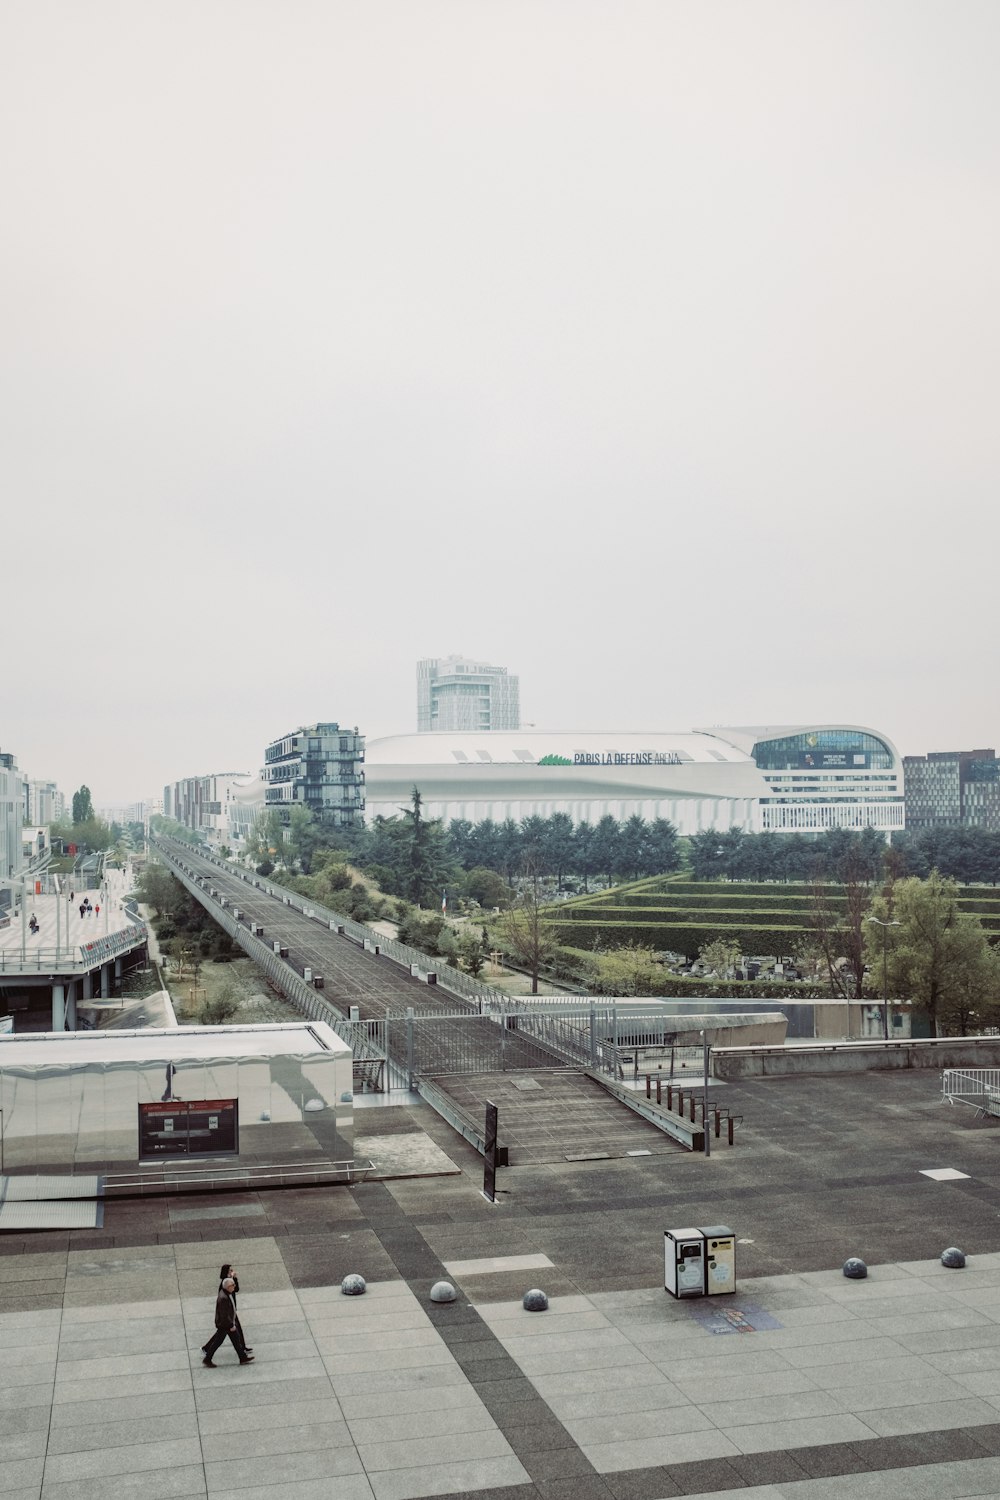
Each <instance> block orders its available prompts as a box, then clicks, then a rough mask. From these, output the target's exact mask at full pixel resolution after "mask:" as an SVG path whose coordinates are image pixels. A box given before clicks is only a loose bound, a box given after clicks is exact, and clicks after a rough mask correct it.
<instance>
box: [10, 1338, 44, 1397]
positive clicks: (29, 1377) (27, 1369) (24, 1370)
mask: <svg viewBox="0 0 1000 1500" xmlns="http://www.w3.org/2000/svg"><path fill="white" fill-rule="evenodd" d="M25 1352H26V1351H24V1350H23V1349H21V1348H17V1349H4V1350H3V1358H2V1359H0V1390H2V1389H4V1388H5V1387H7V1386H20V1385H38V1384H40V1383H42V1382H49V1381H52V1380H54V1379H55V1378H56V1360H57V1353H56V1350H54V1349H53V1348H52V1346H51V1345H47V1346H46V1348H45V1349H36V1350H35V1351H34V1352H35V1355H36V1358H35V1359H27V1358H24V1357H22V1358H18V1357H17V1356H18V1355H21V1356H23V1355H24V1354H25ZM11 1356H13V1357H11Z"/></svg>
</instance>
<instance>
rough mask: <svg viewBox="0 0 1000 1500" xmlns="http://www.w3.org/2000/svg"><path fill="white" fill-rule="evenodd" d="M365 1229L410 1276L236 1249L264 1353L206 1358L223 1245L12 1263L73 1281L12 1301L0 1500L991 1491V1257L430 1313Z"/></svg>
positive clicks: (410, 1261)
mask: <svg viewBox="0 0 1000 1500" xmlns="http://www.w3.org/2000/svg"><path fill="white" fill-rule="evenodd" d="M380 1234H381V1237H382V1239H383V1241H384V1243H385V1244H386V1245H387V1246H388V1247H392V1249H393V1251H394V1252H395V1253H396V1254H398V1256H399V1259H400V1261H401V1262H402V1263H403V1265H404V1266H406V1267H408V1269H407V1270H406V1272H405V1274H406V1275H407V1276H408V1277H409V1279H410V1281H411V1282H412V1284H413V1288H414V1289H412V1290H411V1287H410V1286H409V1285H407V1282H406V1281H405V1280H385V1281H378V1282H374V1283H370V1284H369V1289H368V1292H367V1293H366V1295H365V1296H363V1297H360V1298H347V1297H344V1296H343V1295H342V1294H341V1292H340V1289H339V1284H338V1285H334V1286H314V1287H299V1288H298V1289H296V1288H294V1287H293V1286H292V1284H291V1281H290V1278H289V1275H288V1271H287V1269H286V1265H285V1261H284V1259H283V1257H282V1253H281V1249H280V1247H279V1243H278V1241H276V1240H274V1239H272V1238H269V1237H260V1238H254V1239H252V1240H247V1241H245V1242H244V1243H243V1245H242V1246H241V1252H242V1254H241V1264H240V1266H239V1267H238V1270H239V1273H240V1275H241V1279H242V1283H243V1286H244V1289H245V1290H244V1293H243V1294H242V1295H241V1298H240V1312H241V1317H242V1320H243V1323H244V1325H245V1327H246V1329H247V1333H248V1337H250V1339H251V1341H252V1342H253V1343H254V1344H255V1347H256V1350H257V1353H258V1361H257V1362H256V1363H255V1364H254V1365H252V1366H248V1367H245V1368H241V1367H240V1366H239V1365H238V1364H237V1363H236V1360H235V1356H234V1355H233V1353H232V1351H231V1349H228V1348H227V1349H225V1350H224V1351H223V1352H222V1353H220V1355H219V1356H218V1358H219V1362H220V1363H219V1368H218V1369H216V1370H206V1369H204V1368H203V1367H202V1366H201V1363H200V1358H201V1356H200V1345H201V1343H202V1342H203V1341H204V1339H205V1338H207V1337H208V1335H209V1333H210V1332H211V1322H212V1299H213V1293H214V1285H215V1276H216V1274H217V1271H218V1266H219V1264H220V1262H221V1260H222V1259H224V1258H225V1257H226V1255H227V1254H228V1253H229V1252H230V1251H231V1244H230V1243H229V1242H219V1243H212V1242H207V1243H193V1244H177V1245H160V1246H143V1247H141V1248H137V1249H136V1250H134V1251H128V1252H122V1251H95V1252H87V1251H76V1252H70V1253H69V1256H68V1259H67V1257H66V1256H64V1255H59V1256H55V1257H47V1256H45V1255H20V1256H14V1257H4V1258H3V1260H2V1262H0V1274H2V1275H3V1277H4V1279H5V1280H10V1279H12V1278H13V1279H14V1280H18V1279H20V1280H21V1281H22V1282H23V1283H24V1284H25V1285H26V1286H27V1285H38V1284H41V1283H42V1282H44V1281H45V1280H52V1281H55V1280H56V1279H61V1278H62V1277H63V1276H64V1277H65V1293H64V1297H63V1306H62V1308H36V1309H34V1310H25V1311H20V1312H8V1313H4V1314H2V1315H0V1353H2V1358H0V1454H2V1463H0V1497H2V1500H29V1497H30V1500H39V1497H41V1500H133V1497H134V1500H160V1497H187V1496H192V1497H194V1496H198V1497H204V1496H209V1497H211V1500H264V1497H265V1496H266V1497H268V1500H293V1497H294V1500H318V1497H320V1496H322V1497H324V1500H327V1497H329V1496H331V1495H334V1496H336V1497H337V1500H409V1497H420V1496H425V1495H426V1496H430V1495H449V1496H459V1495H475V1496H477V1497H479V1500H570V1497H573V1500H597V1497H609V1500H668V1497H671V1496H674V1495H679V1494H695V1495H701V1496H703V1497H705V1496H708V1495H711V1494H719V1495H721V1494H724V1493H725V1494H730V1493H732V1491H733V1490H734V1489H737V1490H739V1492H740V1494H741V1495H744V1496H747V1497H748V1500H749V1497H754V1500H779V1497H784V1500H866V1497H868V1496H872V1497H873V1500H875V1497H876V1496H877V1500H895V1497H896V1496H899V1497H900V1500H920V1497H922V1496H927V1497H931V1500H936V1497H939V1496H940V1497H943V1500H944V1497H948V1500H951V1497H954V1500H959V1497H975V1496H978V1497H986V1496H1000V1255H995V1256H979V1257H976V1259H975V1262H974V1263H973V1264H971V1265H970V1266H969V1267H968V1268H967V1269H966V1270H964V1271H961V1272H955V1271H946V1270H944V1269H943V1268H942V1267H941V1266H940V1265H939V1264H938V1263H937V1262H919V1263H906V1264H899V1265H890V1266H882V1267H876V1268H874V1269H873V1271H872V1274H871V1276H870V1278H869V1280H868V1281H866V1282H848V1281H845V1280H844V1278H843V1277H842V1276H841V1275H840V1274H839V1272H834V1271H830V1272H818V1273H809V1274H804V1275H794V1276H791V1275H789V1276H779V1277H774V1278H766V1279H757V1280H754V1281H753V1282H750V1283H747V1295H748V1297H749V1298H750V1299H751V1300H752V1302H753V1303H754V1304H755V1305H756V1306H757V1307H759V1308H762V1309H764V1310H766V1311H767V1312H768V1313H770V1314H771V1316H772V1317H773V1318H774V1319H776V1320H777V1321H778V1322H780V1323H781V1325H782V1326H781V1327H780V1328H777V1329H770V1330H768V1331H762V1332H755V1333H752V1334H731V1335H722V1336H720V1335H712V1334H710V1333H708V1332H706V1330H705V1328H704V1327H702V1326H700V1325H699V1324H697V1323H696V1322H695V1321H694V1320H693V1319H692V1318H691V1317H690V1315H689V1312H688V1309H687V1308H685V1307H684V1305H683V1304H678V1303H675V1302H673V1301H672V1300H671V1299H669V1298H668V1297H667V1296H666V1294H665V1293H664V1292H663V1291H662V1290H661V1289H659V1288H654V1289H650V1290H647V1291H629V1292H622V1293H613V1292H608V1293H603V1294H598V1295H592V1296H589V1297H585V1296H581V1295H576V1296H566V1297H559V1298H554V1299H553V1301H552V1304H551V1306H550V1309H549V1311H548V1312H546V1313H544V1314H529V1313H526V1312H524V1310H523V1308H521V1306H520V1304H519V1303H518V1302H489V1303H483V1304H481V1305H480V1306H479V1307H478V1308H477V1309H475V1310H474V1309H472V1308H470V1307H469V1306H468V1305H467V1303H466V1302H465V1301H464V1299H460V1300H459V1301H458V1302H457V1303H455V1304H452V1305H451V1306H445V1307H436V1306H434V1305H433V1304H430V1303H429V1302H428V1301H427V1300H426V1298H425V1296H424V1295H423V1278H424V1276H425V1272H426V1271H427V1270H428V1269H429V1268H430V1266H431V1264H432V1259H433V1258H431V1260H428V1261H427V1263H426V1264H425V1263H424V1261H425V1257H426V1256H427V1254H428V1252H427V1249H426V1246H424V1245H422V1242H421V1241H420V1237H419V1235H418V1234H417V1232H416V1230H415V1229H414V1227H413V1226H412V1225H410V1224H409V1223H408V1222H405V1221H404V1222H399V1221H398V1220H396V1219H395V1218H394V1217H393V1216H392V1214H391V1212H388V1211H387V1215H386V1219H385V1222H384V1224H383V1226H382V1228H381V1230H380ZM524 1269H525V1271H526V1272H528V1271H529V1268H528V1267H525V1268H524ZM473 1270H474V1272H476V1273H477V1274H481V1269H480V1267H479V1266H478V1265H476V1264H475V1263H474V1264H473ZM531 1274H532V1275H534V1276H536V1277H538V1279H540V1280H542V1282H543V1284H544V1274H542V1275H541V1276H539V1273H538V1271H537V1269H536V1270H533V1271H532V1272H531ZM251 1289H252V1290H251ZM418 1293H419V1295H418ZM736 1300H737V1303H738V1302H739V1294H738V1296H737V1299H736ZM977 1434H979V1435H980V1438H981V1441H980V1442H977V1440H976V1437H977Z"/></svg>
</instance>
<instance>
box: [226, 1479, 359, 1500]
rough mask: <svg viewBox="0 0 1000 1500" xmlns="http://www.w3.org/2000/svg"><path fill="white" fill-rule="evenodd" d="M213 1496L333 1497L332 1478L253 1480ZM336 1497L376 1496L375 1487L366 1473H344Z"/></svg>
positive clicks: (239, 1499) (233, 1499) (236, 1499)
mask: <svg viewBox="0 0 1000 1500" xmlns="http://www.w3.org/2000/svg"><path fill="white" fill-rule="evenodd" d="M204 1493H205V1491H204V1490H203V1491H202V1494H204ZM212 1500H330V1481H329V1479H306V1480H290V1481H289V1482H288V1483H287V1484H252V1485H250V1486H249V1487H247V1488H244V1489H228V1490H213V1491H212ZM336 1500H373V1496H372V1487H371V1485H370V1484H369V1483H368V1480H367V1479H366V1478H365V1476H364V1475H363V1474H345V1475H342V1476H341V1477H340V1478H339V1479H338V1480H337V1491H336Z"/></svg>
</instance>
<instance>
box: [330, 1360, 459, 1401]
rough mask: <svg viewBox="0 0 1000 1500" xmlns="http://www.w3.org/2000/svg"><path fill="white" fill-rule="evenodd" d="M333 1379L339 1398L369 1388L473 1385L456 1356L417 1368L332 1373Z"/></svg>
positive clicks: (382, 1389)
mask: <svg viewBox="0 0 1000 1500" xmlns="http://www.w3.org/2000/svg"><path fill="white" fill-rule="evenodd" d="M330 1383H331V1385H332V1386H333V1390H334V1394H335V1395H336V1396H337V1397H338V1398H339V1397H341V1396H344V1397H345V1398H346V1397H348V1396H351V1395H367V1394H368V1393H369V1392H387V1391H412V1390H417V1389H426V1388H427V1387H428V1386H442V1385H461V1386H466V1387H467V1388H468V1389H470V1390H471V1389H472V1387H471V1384H470V1382H469V1380H468V1377H467V1376H466V1374H465V1372H464V1370H462V1368H461V1366H460V1365H457V1364H456V1363H455V1361H454V1360H452V1361H451V1362H450V1363H449V1364H441V1365H426V1364H425V1365H419V1366H417V1367H416V1368H414V1369H403V1370H397V1369H394V1368H387V1367H383V1368H382V1369H380V1370H365V1371H351V1372H349V1373H347V1374H345V1375H334V1376H332V1377H331V1381H330Z"/></svg>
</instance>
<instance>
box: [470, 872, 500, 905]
mask: <svg viewBox="0 0 1000 1500" xmlns="http://www.w3.org/2000/svg"><path fill="white" fill-rule="evenodd" d="M462 884H463V888H464V890H465V894H466V895H467V896H468V897H469V899H470V900H472V901H478V902H479V905H480V906H486V907H492V906H508V905H509V904H510V887H509V886H508V884H507V882H506V880H504V878H503V876H502V875H498V874H497V872H496V870H485V869H483V868H481V867H480V866H477V867H476V868H475V869H472V870H470V871H469V873H468V874H467V875H466V877H465V879H464V881H463V882H462Z"/></svg>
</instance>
